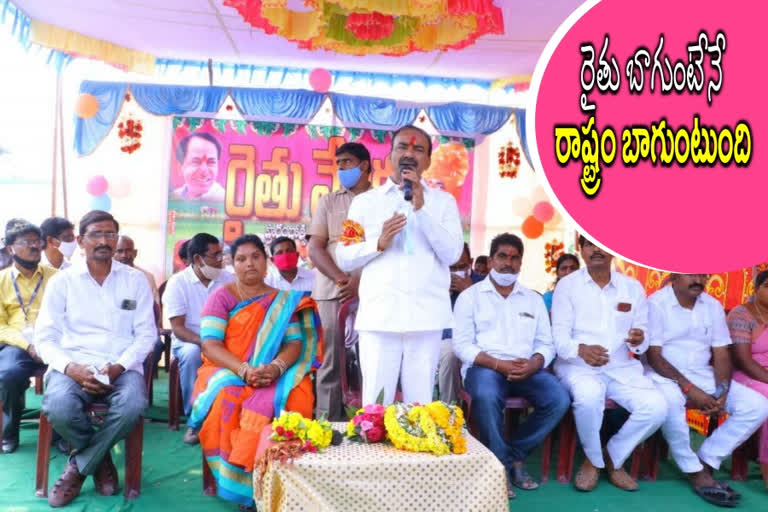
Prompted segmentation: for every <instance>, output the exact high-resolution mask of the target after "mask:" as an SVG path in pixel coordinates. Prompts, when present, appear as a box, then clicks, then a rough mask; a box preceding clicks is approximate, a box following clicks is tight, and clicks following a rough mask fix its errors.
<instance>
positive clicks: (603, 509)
mask: <svg viewBox="0 0 768 512" xmlns="http://www.w3.org/2000/svg"><path fill="white" fill-rule="evenodd" d="M165 377H166V376H165V374H164V373H163V372H162V371H161V373H160V379H159V380H156V381H155V392H154V398H155V400H154V405H153V406H152V407H151V408H150V410H149V411H148V413H147V417H148V418H149V420H148V421H147V423H146V425H145V429H144V461H143V465H142V482H141V486H142V487H141V496H140V497H139V498H138V499H136V500H131V501H126V500H125V499H124V498H123V496H122V494H119V495H117V496H111V497H103V496H100V495H98V494H97V493H96V490H95V489H94V486H93V480H92V479H90V478H89V479H88V480H87V481H86V483H85V485H84V487H83V491H82V493H81V494H80V496H79V497H78V498H77V499H76V500H75V501H74V502H72V504H70V505H69V506H68V507H65V508H64V509H63V510H67V511H89V512H90V511H118V510H121V511H122V510H135V511H167V512H175V511H184V512H196V511H200V512H216V511H228V512H234V511H236V510H237V507H236V506H235V505H232V504H229V503H226V502H224V501H222V500H221V499H219V498H215V497H208V496H205V495H203V494H202V478H201V472H200V449H199V447H189V446H187V445H185V444H184V443H183V442H182V435H183V430H184V427H183V425H182V429H181V430H180V431H179V432H172V431H170V430H168V428H167V424H166V423H165V422H164V421H165V419H166V418H167V408H166V406H167V395H168V392H167V391H168V385H167V380H166V378H165ZM40 398H41V397H39V396H36V395H35V394H34V391H33V390H30V391H29V393H28V395H27V408H28V409H30V410H29V412H28V413H26V414H25V417H27V418H29V419H25V420H24V421H23V422H22V429H21V446H20V447H19V449H18V451H16V453H13V454H11V455H0V511H2V512H23V511H45V510H51V509H50V508H49V507H48V504H47V502H46V501H45V499H42V498H37V497H35V495H34V478H35V451H36V440H37V421H36V420H35V418H36V417H37V414H38V412H39V407H40ZM698 441H699V442H700V440H698ZM555 449H556V446H555ZM51 453H52V459H51V466H50V483H49V485H53V482H54V481H55V480H56V478H57V477H58V476H59V474H60V473H61V471H62V470H63V468H64V456H62V455H61V454H59V453H58V452H57V451H56V450H55V449H52V452H51ZM113 460H114V461H115V465H116V466H117V468H118V471H119V473H120V481H121V483H122V481H123V468H124V459H123V444H122V443H120V444H119V445H118V446H116V447H115V449H114V452H113ZM576 462H577V464H579V463H580V462H581V461H580V460H577V461H576ZM539 467H540V466H539V454H538V453H536V454H534V455H533V456H532V457H531V460H530V461H529V470H530V471H531V473H532V474H533V475H534V476H536V477H538V476H539V470H538V468H539ZM577 467H578V466H577ZM554 469H555V461H553V464H552V474H551V475H550V481H549V482H548V483H547V484H546V485H544V486H543V487H541V488H540V489H539V490H537V491H532V492H525V491H518V497H517V499H515V500H512V501H510V507H509V508H510V510H535V511H537V512H539V511H541V512H561V511H563V510H564V509H565V510H567V511H568V512H612V511H617V512H633V511H653V512H667V511H669V512H687V511H694V510H695V511H697V512H698V511H703V512H706V511H714V510H721V509H718V507H715V506H712V505H709V504H707V503H705V502H703V501H702V500H701V499H700V498H698V497H697V496H696V495H694V494H693V492H692V491H691V490H690V488H689V487H688V485H687V483H686V482H685V480H684V479H683V478H682V477H681V474H680V473H679V472H678V471H677V468H676V466H675V465H674V463H673V462H672V461H671V460H668V461H664V462H662V463H661V467H660V469H659V480H658V481H657V482H654V483H646V482H641V483H640V490H639V491H638V492H635V493H627V492H624V491H620V490H619V489H616V488H615V487H613V486H612V485H611V484H610V483H609V482H608V481H607V480H606V479H603V480H602V481H601V482H600V485H599V486H598V488H597V490H596V491H594V492H592V493H580V492H578V491H576V490H575V489H574V488H573V487H572V486H571V485H562V484H559V483H557V481H556V480H554ZM749 469H750V471H749V478H748V479H747V481H746V482H736V483H734V484H733V487H734V488H736V489H737V490H738V491H739V492H741V493H742V494H743V495H744V497H743V498H742V505H741V506H740V507H739V509H738V510H741V511H750V512H752V511H754V512H758V511H760V512H764V511H766V510H768V491H766V490H765V487H764V485H763V481H762V478H761V477H760V469H759V467H758V466H757V465H756V464H752V465H750V468H749ZM729 470H730V461H727V462H726V463H725V464H724V466H723V471H722V472H721V473H720V474H718V475H717V476H718V477H719V478H720V477H722V478H727V471H729ZM366 512H373V511H366Z"/></svg>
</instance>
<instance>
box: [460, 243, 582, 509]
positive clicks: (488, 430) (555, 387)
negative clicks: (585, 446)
mask: <svg viewBox="0 0 768 512" xmlns="http://www.w3.org/2000/svg"><path fill="white" fill-rule="evenodd" d="M522 258H523V242H522V240H520V238H519V237H517V236H515V235H512V234H509V233H504V234H501V235H499V236H497V237H496V238H494V239H493V241H492V242H491V252H490V257H489V259H488V263H489V266H490V269H491V271H490V275H489V276H488V277H486V278H485V279H484V280H482V281H480V282H478V283H477V284H474V285H472V286H471V287H470V288H468V289H467V290H465V291H464V292H463V293H462V294H461V295H459V297H458V299H457V300H456V307H455V308H454V319H455V322H456V327H455V328H454V330H453V333H454V336H453V346H454V351H455V352H456V354H457V355H458V357H459V359H461V361H462V363H463V364H462V367H461V372H462V375H463V376H464V384H465V387H466V389H467V391H468V392H469V394H470V395H471V397H472V423H473V424H474V425H475V426H476V429H477V432H478V438H479V439H480V441H481V442H482V443H483V444H485V445H486V446H488V447H489V448H490V450H491V451H492V452H493V453H494V455H496V457H497V458H498V459H499V460H500V461H501V462H502V464H504V467H505V468H507V471H508V473H507V490H508V493H509V495H510V497H514V491H513V490H512V488H511V487H510V484H512V485H515V486H517V487H519V488H521V489H525V490H532V489H536V488H537V487H538V484H537V483H536V482H535V481H534V480H533V478H532V477H531V475H529V474H528V472H527V471H526V470H525V467H524V465H523V463H524V461H525V459H526V457H528V455H529V454H530V453H531V451H533V449H534V448H536V447H537V446H539V445H540V444H541V442H542V441H543V440H544V438H545V437H547V434H549V432H550V431H551V430H552V429H553V428H555V427H556V426H557V424H558V423H560V419H561V418H562V417H563V415H564V414H565V413H566V412H567V411H568V407H569V406H570V404H571V399H570V397H569V396H568V391H566V389H565V388H564V387H563V385H562V384H560V382H559V381H558V380H557V377H555V376H554V375H552V374H551V373H550V372H548V371H547V370H546V367H547V365H549V363H550V362H552V360H553V359H554V357H555V347H554V344H553V342H552V333H551V330H550V326H549V314H548V313H547V308H546V306H544V301H543V300H542V298H541V296H540V295H539V294H538V293H536V292H534V291H532V290H529V289H528V288H526V287H524V286H523V285H521V284H520V282H519V281H517V277H518V275H519V273H520V266H521V263H522ZM510 396H521V397H523V398H525V399H526V400H528V402H530V403H531V405H532V406H533V407H534V413H533V414H531V415H530V416H529V417H528V419H527V420H526V422H525V423H524V424H523V425H522V426H521V427H520V428H518V429H517V430H516V431H515V434H514V436H513V438H512V439H511V440H510V441H506V440H505V439H504V409H505V407H504V401H505V400H506V399H507V398H509V397H510Z"/></svg>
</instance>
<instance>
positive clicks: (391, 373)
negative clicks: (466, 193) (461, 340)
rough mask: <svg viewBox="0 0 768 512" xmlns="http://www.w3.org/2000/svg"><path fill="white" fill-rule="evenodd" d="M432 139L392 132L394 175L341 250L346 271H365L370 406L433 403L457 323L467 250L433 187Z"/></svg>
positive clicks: (353, 208) (362, 337)
mask: <svg viewBox="0 0 768 512" xmlns="http://www.w3.org/2000/svg"><path fill="white" fill-rule="evenodd" d="M431 154H432V141H431V139H430V137H429V135H428V134H427V133H426V132H425V131H424V130H422V129H420V128H417V127H415V126H410V125H409V126H404V127H402V128H400V129H399V130H397V131H396V132H395V133H394V134H392V148H391V152H390V155H389V158H390V162H391V164H392V168H393V175H392V177H391V178H390V179H388V180H387V182H386V183H385V184H383V185H381V186H379V187H378V188H374V189H371V190H369V191H368V192H365V193H363V194H360V195H358V196H355V198H354V199H353V201H352V204H351V205H350V207H349V213H348V214H347V220H346V221H345V222H344V228H343V230H342V235H341V237H340V238H339V244H338V245H337V247H336V258H337V261H338V265H339V268H341V270H343V271H345V272H351V271H354V270H356V269H358V268H362V275H361V277H360V288H359V297H360V307H359V310H358V313H357V318H356V321H355V329H356V330H357V331H358V333H359V348H360V369H361V370H362V373H363V396H362V400H363V404H371V403H374V402H375V401H376V398H377V397H378V395H379V393H380V392H381V391H382V390H383V392H384V395H383V396H384V404H390V403H392V402H393V401H394V397H395V390H396V388H397V382H398V377H400V384H401V387H402V391H403V401H405V402H419V403H422V404H424V403H429V402H431V401H432V390H433V388H434V381H435V372H436V370H437V363H438V358H439V356H440V342H441V338H442V331H443V329H444V328H446V327H450V326H451V323H452V313H451V300H450V296H449V293H448V289H449V287H450V271H449V269H448V267H449V266H450V265H452V264H453V263H455V262H456V261H458V260H459V258H460V257H461V252H462V250H463V247H464V240H463V237H462V229H461V220H460V219H459V210H458V208H457V206H456V201H455V200H454V198H453V196H451V195H450V194H448V193H446V192H443V191H441V190H437V189H434V188H427V187H426V185H425V182H424V181H423V180H422V179H421V175H422V173H423V172H424V171H426V170H427V169H428V168H429V164H430V156H431Z"/></svg>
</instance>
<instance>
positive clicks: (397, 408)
mask: <svg viewBox="0 0 768 512" xmlns="http://www.w3.org/2000/svg"><path fill="white" fill-rule="evenodd" d="M384 425H385V426H386V428H387V437H388V438H389V440H390V441H392V444H394V445H395V448H398V449H400V450H406V451H411V452H428V453H433V454H435V455H447V454H449V453H455V454H458V453H465V452H466V450H467V448H466V441H465V439H464V437H463V434H462V427H463V425H464V415H463V414H462V412H461V409H459V408H458V407H457V406H455V405H454V406H448V405H446V404H444V403H442V402H432V403H431V404H428V405H417V404H414V405H408V404H399V403H398V404H392V405H390V406H388V407H387V410H386V413H385V414H384Z"/></svg>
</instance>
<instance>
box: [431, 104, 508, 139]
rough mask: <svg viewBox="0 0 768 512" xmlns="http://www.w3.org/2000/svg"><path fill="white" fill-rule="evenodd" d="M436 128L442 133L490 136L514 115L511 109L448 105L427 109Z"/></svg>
mask: <svg viewBox="0 0 768 512" xmlns="http://www.w3.org/2000/svg"><path fill="white" fill-rule="evenodd" d="M427 114H429V118H430V119H431V120H432V123H434V125H435V128H437V129H438V130H440V131H441V132H446V133H458V134H476V133H479V134H483V135H488V134H490V133H493V132H495V131H497V130H498V129H499V128H501V127H502V126H504V123H506V122H507V120H508V119H509V116H510V115H511V114H512V109H511V108H502V107H489V106H485V105H472V104H470V103H448V104H445V105H436V106H432V107H428V108H427Z"/></svg>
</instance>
